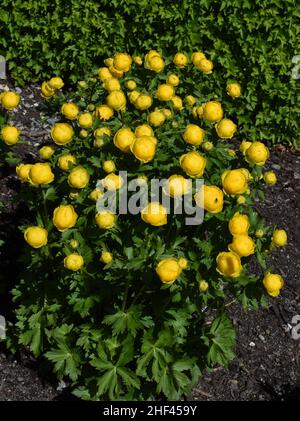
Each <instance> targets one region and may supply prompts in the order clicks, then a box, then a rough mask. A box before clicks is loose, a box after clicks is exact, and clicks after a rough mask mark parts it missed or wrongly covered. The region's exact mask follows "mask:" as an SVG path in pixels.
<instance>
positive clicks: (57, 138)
mask: <svg viewBox="0 0 300 421" xmlns="http://www.w3.org/2000/svg"><path fill="white" fill-rule="evenodd" d="M73 136H74V130H73V127H72V126H71V125H70V124H68V123H56V124H54V126H53V127H52V129H51V137H52V139H53V141H54V143H56V144H57V145H66V144H67V143H69V142H71V140H72V138H73Z"/></svg>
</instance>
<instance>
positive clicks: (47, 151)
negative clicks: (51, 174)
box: [39, 145, 55, 159]
mask: <svg viewBox="0 0 300 421" xmlns="http://www.w3.org/2000/svg"><path fill="white" fill-rule="evenodd" d="M54 152H55V148H54V147H53V146H51V145H47V146H43V147H41V149H40V150H39V155H40V157H41V158H42V159H49V158H51V156H52V155H53V154H54Z"/></svg>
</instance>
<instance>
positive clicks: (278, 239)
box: [272, 230, 287, 247]
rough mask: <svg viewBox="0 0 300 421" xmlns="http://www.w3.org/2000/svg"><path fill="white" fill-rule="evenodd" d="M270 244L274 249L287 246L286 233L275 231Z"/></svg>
mask: <svg viewBox="0 0 300 421" xmlns="http://www.w3.org/2000/svg"><path fill="white" fill-rule="evenodd" d="M272 243H273V244H274V246H276V247H284V246H285V245H286V244H287V233H286V232H285V230H275V231H274V232H273V236H272Z"/></svg>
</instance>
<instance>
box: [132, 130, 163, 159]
mask: <svg viewBox="0 0 300 421" xmlns="http://www.w3.org/2000/svg"><path fill="white" fill-rule="evenodd" d="M156 145H157V139H156V138H155V137H154V136H140V137H137V138H135V140H134V141H133V143H132V144H131V145H130V150H131V152H132V153H133V155H134V156H135V157H136V159H138V160H139V161H141V162H144V163H145V162H149V161H151V160H152V159H153V158H154V155H155V152H156Z"/></svg>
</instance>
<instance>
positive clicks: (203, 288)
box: [199, 279, 209, 292]
mask: <svg viewBox="0 0 300 421" xmlns="http://www.w3.org/2000/svg"><path fill="white" fill-rule="evenodd" d="M208 287H209V285H208V283H207V282H206V281H204V279H202V281H199V291H200V292H206V291H207V290H208Z"/></svg>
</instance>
